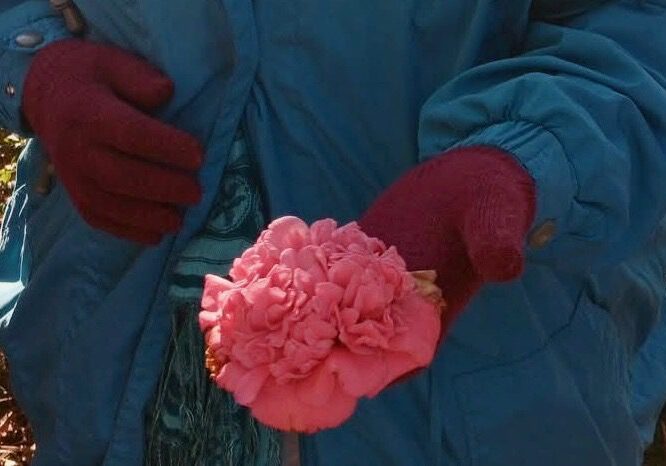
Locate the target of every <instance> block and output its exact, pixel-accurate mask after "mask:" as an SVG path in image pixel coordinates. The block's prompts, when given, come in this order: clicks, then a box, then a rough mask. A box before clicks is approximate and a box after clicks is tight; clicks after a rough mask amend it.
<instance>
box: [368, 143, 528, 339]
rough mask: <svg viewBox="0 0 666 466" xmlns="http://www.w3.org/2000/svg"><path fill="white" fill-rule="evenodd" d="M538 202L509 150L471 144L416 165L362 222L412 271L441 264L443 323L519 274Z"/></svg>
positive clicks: (524, 172)
mask: <svg viewBox="0 0 666 466" xmlns="http://www.w3.org/2000/svg"><path fill="white" fill-rule="evenodd" d="M535 205H536V193H535V186H534V182H533V180H532V178H531V177H530V175H529V174H528V173H527V171H525V170H524V169H523V168H522V167H521V166H520V165H519V164H518V163H517V162H516V161H515V160H514V158H513V157H512V156H510V155H508V154H506V153H504V152H502V151H500V150H498V149H494V148H490V147H469V148H464V149H456V150H452V151H450V152H447V153H445V154H442V155H439V156H437V157H435V158H434V159H432V160H429V161H428V162H426V163H423V164H421V165H419V166H417V167H416V168H414V169H412V170H411V171H410V172H408V173H407V174H406V175H404V176H403V177H402V178H400V179H399V180H398V181H397V182H396V183H394V184H393V185H392V186H391V187H389V189H388V190H386V191H385V192H384V193H383V194H382V195H381V196H380V197H379V199H378V200H377V201H376V202H375V203H374V204H373V205H372V206H371V207H370V209H369V210H368V211H367V212H366V213H365V214H364V216H363V217H362V218H361V220H360V221H359V224H360V225H361V227H362V228H363V230H364V231H365V232H366V233H368V234H370V235H373V236H377V237H379V238H381V239H382V240H383V241H384V242H385V243H386V244H390V245H395V246H396V247H397V248H398V252H399V253H400V254H401V255H402V256H403V258H404V259H405V260H406V261H407V267H408V270H412V271H415V270H429V269H435V270H436V271H437V276H438V279H437V284H438V285H439V286H440V288H442V291H443V295H444V299H445V300H446V302H447V311H446V312H445V313H444V320H445V322H444V328H445V329H446V328H447V327H448V324H450V321H451V320H452V319H454V318H455V317H456V316H457V315H458V314H459V313H460V311H461V310H462V308H463V307H464V306H465V305H466V304H467V302H468V301H469V299H470V298H471V297H472V296H473V295H474V294H475V293H476V292H477V291H478V289H479V288H480V287H481V286H482V285H483V284H484V283H486V282H492V281H508V280H512V279H514V278H517V277H518V276H520V274H521V273H522V270H523V267H524V253H523V249H524V243H525V239H526V235H527V231H528V229H529V228H530V226H531V224H532V222H533V220H534V215H535V210H536V207H535Z"/></svg>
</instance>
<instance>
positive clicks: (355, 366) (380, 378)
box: [326, 348, 387, 398]
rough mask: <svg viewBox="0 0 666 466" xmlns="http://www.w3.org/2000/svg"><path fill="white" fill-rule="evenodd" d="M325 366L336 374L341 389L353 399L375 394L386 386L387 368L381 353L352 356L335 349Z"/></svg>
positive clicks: (344, 351) (346, 351)
mask: <svg viewBox="0 0 666 466" xmlns="http://www.w3.org/2000/svg"><path fill="white" fill-rule="evenodd" d="M326 365H327V366H328V368H329V370H330V371H331V372H332V373H334V374H337V376H338V383H339V384H340V386H341V387H342V389H343V390H344V391H345V392H346V393H348V394H349V395H351V396H353V397H355V398H360V397H362V396H367V395H369V394H370V393H376V392H377V391H379V390H381V389H382V388H384V387H385V386H386V376H387V368H386V362H385V361H384V355H383V354H382V353H379V352H378V353H375V354H373V355H362V354H352V353H351V352H350V351H349V350H347V349H342V348H335V349H334V350H333V351H331V354H330V356H329V357H328V358H327V360H326Z"/></svg>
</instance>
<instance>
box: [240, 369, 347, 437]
mask: <svg viewBox="0 0 666 466" xmlns="http://www.w3.org/2000/svg"><path fill="white" fill-rule="evenodd" d="M356 403H357V401H356V398H354V397H352V396H349V395H347V394H346V393H344V392H343V391H342V390H340V389H339V388H336V389H335V390H333V392H332V393H331V397H330V398H329V400H328V402H327V403H326V406H324V407H317V406H311V405H308V404H306V403H303V402H301V401H299V399H298V397H297V396H296V390H295V387H294V384H292V383H289V384H284V385H280V384H277V383H276V382H275V381H274V380H272V379H269V380H268V381H267V382H266V384H265V385H264V389H263V390H262V392H261V395H260V396H258V397H257V399H256V400H255V401H254V403H253V404H252V406H251V409H252V414H253V415H254V417H255V418H257V419H258V420H259V421H261V422H262V423H264V424H266V425H268V426H270V427H273V428H275V429H279V430H283V431H291V432H303V433H308V434H312V433H315V432H318V431H320V430H322V429H330V428H333V427H338V426H339V425H340V424H342V423H343V422H344V421H346V420H347V419H349V418H350V417H351V415H352V414H353V413H354V410H355V409H356Z"/></svg>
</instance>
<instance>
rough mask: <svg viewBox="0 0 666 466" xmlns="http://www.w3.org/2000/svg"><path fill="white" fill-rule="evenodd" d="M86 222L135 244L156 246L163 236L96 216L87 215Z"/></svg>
mask: <svg viewBox="0 0 666 466" xmlns="http://www.w3.org/2000/svg"><path fill="white" fill-rule="evenodd" d="M84 220H85V221H86V223H87V224H88V225H90V226H91V227H93V228H96V229H98V230H102V231H105V232H107V233H109V234H111V235H113V236H115V237H117V238H122V239H126V240H129V241H134V242H135V243H140V244H144V245H147V246H154V245H156V244H158V243H159V242H160V241H161V240H162V237H163V235H162V234H160V233H155V232H153V231H149V230H144V229H141V228H136V227H133V226H130V225H126V224H122V223H118V222H114V221H113V220H108V219H106V218H103V217H99V216H96V215H94V214H90V215H86V216H85V217H84Z"/></svg>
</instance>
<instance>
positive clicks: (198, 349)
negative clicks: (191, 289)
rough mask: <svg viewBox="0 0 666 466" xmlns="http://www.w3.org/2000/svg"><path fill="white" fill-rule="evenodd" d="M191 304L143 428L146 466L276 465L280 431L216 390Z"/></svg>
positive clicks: (180, 317) (178, 321) (180, 316)
mask: <svg viewBox="0 0 666 466" xmlns="http://www.w3.org/2000/svg"><path fill="white" fill-rule="evenodd" d="M198 311H199V308H198V306H195V305H188V306H186V307H184V308H183V309H182V310H181V312H179V313H177V315H176V317H174V327H175V330H174V337H173V341H172V344H171V348H170V351H169V355H168V357H167V361H166V364H165V367H164V373H163V375H162V380H161V381H160V386H159V389H158V392H157V396H156V401H155V404H154V407H153V410H152V412H151V413H150V416H149V419H148V423H147V427H148V438H147V451H146V465H147V466H279V465H280V434H279V433H278V432H276V431H274V430H272V429H269V428H267V427H265V426H263V425H261V424H260V423H259V422H257V421H256V420H255V419H253V418H252V416H251V415H250V413H249V411H248V410H246V409H245V408H243V407H241V406H239V405H237V404H236V403H235V402H234V400H233V398H232V397H231V396H230V395H229V394H228V393H226V392H224V391H223V390H221V389H219V388H218V387H217V386H216V385H215V384H214V383H213V382H212V381H211V380H210V378H209V376H208V373H207V370H206V368H205V367H204V343H203V337H202V335H201V332H200V331H199V326H198V323H197V314H198Z"/></svg>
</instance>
